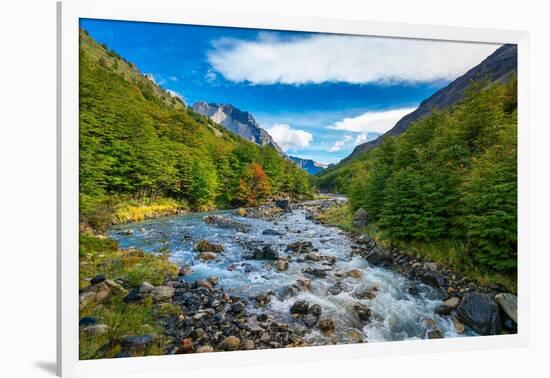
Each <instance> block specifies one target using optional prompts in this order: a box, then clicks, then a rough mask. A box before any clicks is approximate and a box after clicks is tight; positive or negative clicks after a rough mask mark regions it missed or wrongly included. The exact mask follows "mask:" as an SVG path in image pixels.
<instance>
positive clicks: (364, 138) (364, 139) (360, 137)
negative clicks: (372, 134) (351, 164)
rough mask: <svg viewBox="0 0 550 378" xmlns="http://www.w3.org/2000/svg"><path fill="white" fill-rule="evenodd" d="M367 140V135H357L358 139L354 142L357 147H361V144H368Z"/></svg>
mask: <svg viewBox="0 0 550 378" xmlns="http://www.w3.org/2000/svg"><path fill="white" fill-rule="evenodd" d="M367 139H368V136H367V133H362V134H359V135H357V137H356V138H355V141H354V142H353V144H355V145H356V146H357V145H359V144H363V143H366V142H367Z"/></svg>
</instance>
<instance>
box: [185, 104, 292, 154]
mask: <svg viewBox="0 0 550 378" xmlns="http://www.w3.org/2000/svg"><path fill="white" fill-rule="evenodd" d="M193 110H194V111H195V112H197V113H200V114H202V115H204V116H206V117H209V118H210V119H211V120H212V121H214V122H216V123H218V124H220V125H222V126H223V127H225V128H226V129H228V130H229V131H231V132H233V133H235V134H237V135H240V136H242V137H243V138H246V139H248V140H250V141H251V142H254V143H256V144H258V145H260V146H271V147H273V148H275V149H276V150H277V151H278V152H279V153H280V154H281V155H282V156H286V155H285V153H284V152H283V150H282V149H281V147H279V145H278V144H277V142H275V141H274V140H273V138H271V135H269V133H268V132H267V131H265V130H264V129H262V127H261V126H260V125H259V124H258V122H256V120H255V119H254V117H253V116H252V114H250V113H248V112H245V111H242V110H240V109H237V108H236V107H234V106H233V105H231V104H213V103H207V102H204V101H199V102H196V103H195V104H193Z"/></svg>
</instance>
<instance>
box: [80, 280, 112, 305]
mask: <svg viewBox="0 0 550 378" xmlns="http://www.w3.org/2000/svg"><path fill="white" fill-rule="evenodd" d="M111 293H112V292H111V289H110V288H109V285H107V284H106V283H105V282H100V283H98V284H95V285H91V286H88V287H87V288H85V289H84V290H82V292H81V293H80V294H79V296H78V302H79V307H80V309H81V310H82V309H83V308H85V307H86V306H88V305H91V304H97V303H100V302H102V301H103V300H105V299H106V298H108V297H109V296H110V295H111Z"/></svg>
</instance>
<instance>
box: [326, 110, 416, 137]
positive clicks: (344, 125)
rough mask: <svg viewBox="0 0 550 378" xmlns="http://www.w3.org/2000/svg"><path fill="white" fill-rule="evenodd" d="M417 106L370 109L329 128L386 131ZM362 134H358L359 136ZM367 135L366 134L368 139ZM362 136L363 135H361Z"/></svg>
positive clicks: (358, 131)
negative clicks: (380, 109) (381, 109)
mask: <svg viewBox="0 0 550 378" xmlns="http://www.w3.org/2000/svg"><path fill="white" fill-rule="evenodd" d="M415 109H416V108H399V109H391V110H383V111H369V112H365V113H363V114H361V115H359V116H357V117H353V118H344V119H342V120H340V121H338V122H336V123H335V124H334V125H332V126H329V127H328V128H329V129H333V130H342V131H351V132H354V133H368V132H375V133H385V132H386V131H388V130H389V129H391V128H392V127H393V126H395V124H396V123H397V121H399V120H400V119H401V118H402V117H403V116H404V115H407V114H409V113H410V112H412V111H413V110H415ZM359 137H361V136H358V138H359ZM366 137H367V135H365V140H366ZM361 138H362V137H361Z"/></svg>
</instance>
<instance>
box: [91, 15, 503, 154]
mask: <svg viewBox="0 0 550 378" xmlns="http://www.w3.org/2000/svg"><path fill="white" fill-rule="evenodd" d="M81 26H82V27H83V28H84V29H86V30H87V31H88V32H89V33H90V35H91V36H92V37H93V38H94V39H96V40H97V41H99V42H100V43H105V44H107V45H108V46H109V47H110V48H111V49H113V50H115V51H117V52H118V53H119V54H120V55H122V56H123V57H125V58H126V59H127V60H129V61H131V62H133V63H135V64H136V65H137V66H138V68H139V69H140V70H141V72H143V73H146V74H149V75H151V76H152V77H153V78H154V80H155V81H156V82H157V83H158V84H160V85H162V86H163V87H165V88H167V89H169V90H171V91H173V92H174V93H177V94H178V95H180V96H182V97H183V99H184V100H185V102H186V103H187V104H193V103H194V102H196V101H207V102H215V103H230V104H233V105H234V106H236V107H237V108H239V109H241V110H244V111H248V112H250V113H251V114H252V115H253V116H254V117H255V118H256V120H257V121H258V122H259V123H260V125H261V126H262V127H263V128H265V129H266V130H268V132H270V134H271V135H272V137H274V139H275V140H276V141H277V142H278V143H279V144H280V145H281V147H283V149H284V150H285V151H286V152H287V153H289V154H291V155H294V156H299V157H303V158H311V159H314V160H317V161H319V162H323V163H335V162H338V161H339V160H340V159H342V158H344V157H346V156H348V155H349V154H350V152H351V151H352V150H353V148H354V147H355V146H356V145H357V144H358V143H363V142H365V141H366V140H370V139H372V138H375V137H376V136H377V135H379V134H381V133H383V132H385V131H387V130H388V129H390V128H391V127H392V126H393V125H394V124H395V122H396V121H397V120H399V119H400V118H401V117H402V116H403V115H405V114H407V113H409V112H411V111H412V110H414V109H415V108H416V107H417V106H418V105H419V104H420V102H421V101H422V100H423V99H425V98H427V97H429V96H430V95H431V94H432V93H434V92H435V91H437V90H438V89H440V88H441V87H443V86H445V85H446V84H447V83H449V82H450V81H452V80H453V79H454V78H456V77H458V76H460V75H462V74H463V73H465V72H466V71H467V70H468V69H470V68H472V67H473V66H475V65H476V64H478V63H479V62H481V61H482V60H483V59H484V58H485V57H487V56H488V55H490V54H491V53H492V52H493V51H494V50H495V49H496V48H498V45H489V44H473V43H456V42H441V41H419V40H410V39H409V40H407V39H392V38H380V37H358V36H347V35H334V34H319V33H300V32H281V31H266V30H256V29H240V28H221V27H205V26H190V25H174V24H159V23H143V22H126V21H110V20H90V19H83V20H81Z"/></svg>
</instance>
